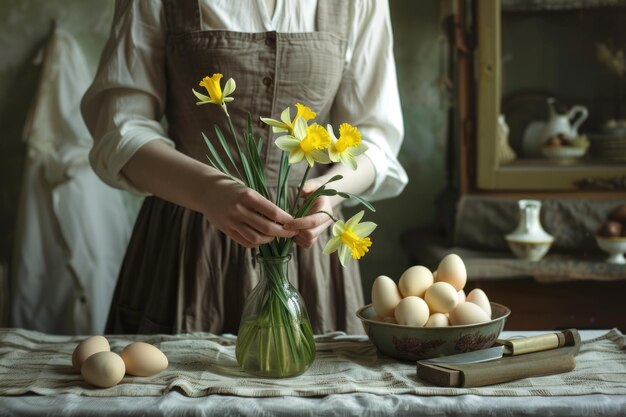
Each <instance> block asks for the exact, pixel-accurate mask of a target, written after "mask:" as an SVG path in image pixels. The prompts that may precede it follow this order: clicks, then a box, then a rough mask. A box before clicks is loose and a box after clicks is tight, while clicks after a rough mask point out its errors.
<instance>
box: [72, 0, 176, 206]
mask: <svg viewBox="0 0 626 417" xmlns="http://www.w3.org/2000/svg"><path fill="white" fill-rule="evenodd" d="M163 20H164V16H163V12H162V10H161V1H160V0H150V1H144V0H133V1H127V0H117V1H116V4H115V15H114V18H113V24H112V26H111V33H110V36H109V40H108V42H107V44H106V46H105V47H104V50H103V52H102V56H101V58H100V65H99V67H98V71H97V74H96V77H95V79H94V81H93V83H92V85H91V86H90V87H89V89H88V90H87V92H86V93H85V95H84V97H83V100H82V103H81V112H82V115H83V118H84V119H85V123H86V125H87V127H88V128H89V130H90V132H91V134H92V136H93V139H94V144H93V147H92V149H91V152H90V154H89V158H90V162H91V165H92V167H93V169H94V171H95V172H96V174H97V175H98V176H99V177H100V178H101V179H102V180H103V181H104V182H106V183H107V184H109V185H111V186H113V187H117V188H123V189H127V190H129V191H132V192H134V193H136V194H140V195H147V194H148V193H146V192H145V191H143V190H141V189H138V188H137V187H135V186H134V185H133V184H132V183H131V182H130V181H129V180H128V179H127V178H125V177H124V175H123V174H122V172H121V169H122V168H123V167H124V165H125V164H126V163H127V162H128V160H129V159H130V158H131V157H132V156H133V154H134V153H135V152H136V151H137V150H138V149H139V148H140V147H141V146H143V145H145V144H146V143H148V142H150V141H152V140H162V141H164V142H165V143H167V144H168V145H170V146H172V147H174V143H173V142H172V141H171V140H170V139H169V138H168V137H167V134H166V132H165V129H164V128H163V126H162V125H161V123H160V122H159V121H160V119H161V117H162V115H163V110H164V101H165V94H166V87H165V86H166V84H165V79H164V77H165V75H164V65H165V61H164V57H165V46H164V43H165V35H164V28H165V24H164V22H163Z"/></svg>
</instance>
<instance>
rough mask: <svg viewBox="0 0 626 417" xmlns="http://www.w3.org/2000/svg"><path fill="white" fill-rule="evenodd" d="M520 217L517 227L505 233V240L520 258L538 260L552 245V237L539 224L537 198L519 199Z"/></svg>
mask: <svg viewBox="0 0 626 417" xmlns="http://www.w3.org/2000/svg"><path fill="white" fill-rule="evenodd" d="M517 204H518V206H519V213H520V219H519V223H518V225H517V228H516V229H515V230H514V231H513V232H512V233H509V234H508V235H506V236H505V237H506V241H507V243H508V244H509V247H510V248H511V250H512V251H513V253H514V254H515V255H516V256H517V257H518V258H520V259H523V260H527V261H538V260H540V259H541V258H543V257H544V256H545V254H546V253H547V252H548V250H549V249H550V246H552V242H554V237H552V235H550V234H549V233H547V232H546V231H545V230H544V229H543V227H542V226H541V221H540V219H539V211H540V210H541V202H540V201H539V200H519V201H518V203H517Z"/></svg>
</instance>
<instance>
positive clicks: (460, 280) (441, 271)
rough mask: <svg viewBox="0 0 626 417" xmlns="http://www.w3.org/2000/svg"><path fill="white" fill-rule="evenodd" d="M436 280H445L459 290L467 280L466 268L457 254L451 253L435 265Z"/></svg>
mask: <svg viewBox="0 0 626 417" xmlns="http://www.w3.org/2000/svg"><path fill="white" fill-rule="evenodd" d="M436 282H447V283H448V284H450V285H452V286H453V287H454V288H455V289H456V290H457V291H461V290H462V289H463V287H465V283H466V282H467V270H466V269H465V264H464V263H463V260H462V259H461V257H460V256H459V255H456V254H454V253H451V254H450V255H447V256H446V257H445V258H443V259H442V260H441V262H440V263H439V266H438V267H437V279H436Z"/></svg>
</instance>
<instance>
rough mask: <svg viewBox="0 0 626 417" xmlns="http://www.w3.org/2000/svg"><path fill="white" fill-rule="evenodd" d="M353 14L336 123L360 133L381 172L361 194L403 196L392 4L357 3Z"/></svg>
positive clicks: (381, 1)
mask: <svg viewBox="0 0 626 417" xmlns="http://www.w3.org/2000/svg"><path fill="white" fill-rule="evenodd" d="M351 13H352V16H353V18H352V22H351V24H352V27H351V29H352V30H351V32H350V38H349V40H348V51H347V58H346V59H347V67H346V68H345V70H344V76H343V80H342V82H341V85H340V87H339V91H338V93H337V97H336V99H335V102H334V104H333V109H332V113H331V119H332V120H334V121H347V122H349V123H351V124H353V125H355V126H357V127H358V128H359V130H360V131H361V134H362V138H363V139H362V140H363V142H364V143H366V144H367V146H368V147H369V149H368V150H367V152H366V153H365V155H366V156H367V157H368V158H369V159H370V160H371V161H372V164H373V165H374V168H375V170H376V180H375V182H374V184H373V185H372V187H370V189H369V190H367V191H366V192H365V193H363V194H362V196H363V197H365V198H367V199H368V200H372V201H374V200H380V199H384V198H389V197H394V196H396V195H398V194H400V193H401V192H402V190H403V189H404V187H405V186H406V184H407V182H408V178H407V175H406V172H405V171H404V168H402V165H400V162H399V161H398V158H397V155H398V152H399V150H400V146H401V144H402V139H403V135H404V126H403V120H402V110H401V108H400V98H399V93H398V84H397V80H396V68H395V63H394V58H393V35H392V32H391V22H390V17H389V6H388V4H387V1H384V0H363V1H354V2H352V11H351Z"/></svg>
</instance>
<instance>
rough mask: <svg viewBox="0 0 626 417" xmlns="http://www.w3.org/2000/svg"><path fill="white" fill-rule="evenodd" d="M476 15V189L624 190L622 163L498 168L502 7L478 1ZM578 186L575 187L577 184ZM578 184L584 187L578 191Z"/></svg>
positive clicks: (539, 163)
mask: <svg viewBox="0 0 626 417" xmlns="http://www.w3.org/2000/svg"><path fill="white" fill-rule="evenodd" d="M476 3H477V4H476V7H477V9H476V12H477V19H476V25H477V28H476V29H477V37H478V45H477V56H476V60H477V62H476V64H477V65H476V67H475V74H476V76H475V77H476V79H475V82H476V83H477V99H476V103H477V106H478V108H477V128H476V187H477V188H478V190H483V191H513V192H515V191H554V192H571V191H598V190H599V191H604V192H606V191H607V190H612V192H615V191H626V161H625V162H624V163H623V164H619V163H618V164H606V165H604V164H600V163H595V164H594V163H593V162H591V163H589V162H582V161H581V162H580V163H579V162H578V161H576V162H574V163H571V164H559V163H558V162H554V161H549V160H545V161H543V160H529V163H511V164H502V165H501V164H500V163H499V162H498V159H497V158H498V152H497V146H498V144H497V129H498V126H497V123H498V115H499V114H500V111H501V110H500V105H501V99H502V94H501V93H502V88H501V85H502V77H501V70H500V68H501V51H502V49H501V47H502V46H501V45H502V43H501V7H500V1H499V0H479V1H477V2H476ZM577 183H578V185H577ZM580 184H585V186H581V185H580ZM581 187H582V188H581Z"/></svg>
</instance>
